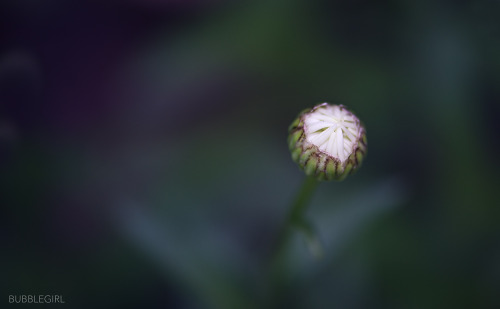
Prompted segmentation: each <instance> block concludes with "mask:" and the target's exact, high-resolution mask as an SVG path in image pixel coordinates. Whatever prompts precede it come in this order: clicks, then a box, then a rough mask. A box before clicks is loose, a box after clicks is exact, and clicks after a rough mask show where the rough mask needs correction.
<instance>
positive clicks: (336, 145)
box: [288, 103, 367, 180]
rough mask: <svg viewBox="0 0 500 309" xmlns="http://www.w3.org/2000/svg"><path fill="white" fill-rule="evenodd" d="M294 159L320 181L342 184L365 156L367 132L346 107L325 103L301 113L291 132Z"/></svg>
mask: <svg viewBox="0 0 500 309" xmlns="http://www.w3.org/2000/svg"><path fill="white" fill-rule="evenodd" d="M288 133H289V135H288V146H289V148H290V151H291V153H292V159H293V160H294V161H295V162H296V163H297V164H298V165H299V166H300V168H301V169H303V170H304V172H305V173H306V174H307V175H309V176H315V177H316V178H317V179H318V180H343V179H344V178H345V177H346V176H347V175H349V174H352V173H353V172H354V171H356V170H357V169H358V168H359V167H360V166H361V163H362V161H363V158H364V156H365V155H366V145H367V142H366V131H365V128H364V126H363V125H362V123H361V121H360V120H359V119H358V118H357V117H356V116H355V115H354V114H353V113H352V112H350V111H349V110H348V109H347V108H345V106H343V105H330V104H328V103H323V104H319V105H316V106H315V107H313V108H310V109H306V110H304V111H302V112H301V113H300V114H299V116H298V117H297V119H295V120H294V121H293V123H292V124H291V125H290V127H289V129H288Z"/></svg>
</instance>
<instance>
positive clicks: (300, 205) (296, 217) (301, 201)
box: [271, 177, 318, 287]
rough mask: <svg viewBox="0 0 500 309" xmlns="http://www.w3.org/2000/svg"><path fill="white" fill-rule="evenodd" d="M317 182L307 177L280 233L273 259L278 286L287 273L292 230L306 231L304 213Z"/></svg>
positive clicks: (275, 282) (273, 271)
mask: <svg viewBox="0 0 500 309" xmlns="http://www.w3.org/2000/svg"><path fill="white" fill-rule="evenodd" d="M317 184H318V181H317V180H316V179H315V178H313V177H307V178H306V179H305V180H304V182H303V183H302V186H301V187H300V190H299V192H298V193H297V195H296V196H295V199H294V201H293V204H292V206H291V208H290V210H289V212H288V214H287V217H286V219H285V222H284V224H283V227H282V228H281V231H280V233H279V236H278V239H277V243H276V249H275V251H274V254H273V255H272V260H271V268H272V274H273V281H274V284H275V285H277V286H278V287H279V286H280V285H281V281H282V280H283V276H284V274H285V270H286V265H285V264H286V259H285V258H286V252H287V248H288V244H289V242H290V239H291V235H292V232H293V230H294V229H299V230H302V231H304V227H305V226H306V225H307V223H306V221H305V218H304V213H305V211H306V210H307V206H308V205H309V201H310V200H311V198H312V195H313V194H314V191H315V189H316V187H317Z"/></svg>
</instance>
